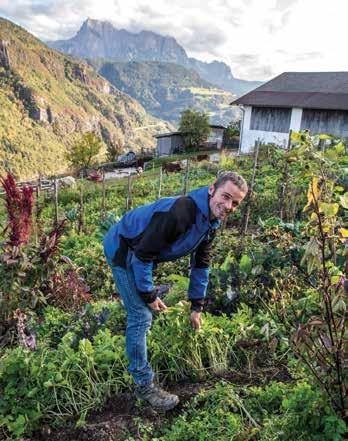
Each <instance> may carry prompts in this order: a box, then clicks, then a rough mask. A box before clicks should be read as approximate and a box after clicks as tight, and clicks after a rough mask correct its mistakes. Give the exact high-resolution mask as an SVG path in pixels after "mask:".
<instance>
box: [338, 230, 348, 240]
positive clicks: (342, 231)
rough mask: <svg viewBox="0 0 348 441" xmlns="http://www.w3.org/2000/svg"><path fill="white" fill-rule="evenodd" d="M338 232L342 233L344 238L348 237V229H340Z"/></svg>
mask: <svg viewBox="0 0 348 441" xmlns="http://www.w3.org/2000/svg"><path fill="white" fill-rule="evenodd" d="M338 232H339V233H340V235H341V236H342V237H344V238H346V237H348V230H347V229H346V228H339V229H338Z"/></svg>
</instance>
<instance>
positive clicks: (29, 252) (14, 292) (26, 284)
mask: <svg viewBox="0 0 348 441" xmlns="http://www.w3.org/2000/svg"><path fill="white" fill-rule="evenodd" d="M0 182H1V184H2V186H3V188H4V190H5V203H6V209H7V215H8V223H7V227H6V228H5V241H4V242H3V243H1V244H0V325H1V326H0V346H2V345H5V344H8V343H9V342H12V341H13V336H14V334H15V335H16V337H17V341H18V342H20V343H21V344H24V343H25V344H26V342H27V341H26V340H25V339H24V335H25V334H24V332H25V331H26V330H25V329H24V328H25V325H24V324H25V320H24V319H23V317H25V316H26V313H27V312H30V314H31V315H32V313H37V312H38V313H39V312H40V308H42V307H43V306H45V305H47V304H56V305H58V304H59V306H62V307H64V308H70V309H71V308H78V307H80V306H81V305H82V304H83V303H85V302H87V301H88V300H89V293H88V291H89V290H88V289H87V287H86V285H85V284H84V283H83V281H82V279H81V278H80V276H79V275H78V274H77V270H76V268H75V266H74V264H73V263H72V262H71V261H68V260H67V259H62V256H59V241H60V239H61V237H62V235H63V233H64V225H65V220H63V221H62V222H61V223H60V224H58V226H56V227H55V228H53V229H52V230H51V231H50V232H49V233H47V234H44V235H43V236H42V237H41V239H40V240H39V243H38V244H36V243H31V242H30V226H31V223H32V209H33V191H32V189H31V188H29V187H25V188H23V189H19V188H18V187H17V185H16V182H15V179H14V178H13V176H12V175H11V174H10V173H8V174H7V176H6V178H1V180H0ZM64 302H66V305H65V303H64ZM16 311H17V312H16Z"/></svg>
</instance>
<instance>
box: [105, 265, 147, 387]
mask: <svg viewBox="0 0 348 441" xmlns="http://www.w3.org/2000/svg"><path fill="white" fill-rule="evenodd" d="M109 264H110V263H109ZM111 270H112V274H113V277H114V280H115V283H116V286H117V288H118V291H119V293H120V296H121V299H122V302H123V305H124V307H125V309H126V312H127V330H126V351H127V357H128V361H129V368H128V370H129V372H130V373H131V375H132V376H133V378H134V381H135V383H136V384H138V385H141V386H144V385H146V384H148V383H151V382H152V380H153V377H154V374H153V371H152V369H151V366H150V364H149V362H148V361H147V347H146V333H147V331H148V330H149V328H150V326H151V323H152V312H151V309H150V308H149V307H148V306H147V305H146V303H145V302H144V301H143V300H142V299H141V297H140V296H139V294H138V292H137V288H136V285H135V280H134V274H133V270H132V268H131V267H130V266H129V267H127V269H124V268H121V267H119V266H111Z"/></svg>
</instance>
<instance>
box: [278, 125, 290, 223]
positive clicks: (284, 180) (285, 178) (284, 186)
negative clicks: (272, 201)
mask: <svg viewBox="0 0 348 441" xmlns="http://www.w3.org/2000/svg"><path fill="white" fill-rule="evenodd" d="M291 134H292V130H290V132H289V141H288V145H287V147H286V150H285V164H284V169H283V176H282V180H281V183H280V185H281V188H280V210H279V217H280V220H281V221H283V220H284V214H285V195H286V193H287V190H288V183H289V165H288V161H287V160H286V158H287V156H288V154H289V151H290V148H291Z"/></svg>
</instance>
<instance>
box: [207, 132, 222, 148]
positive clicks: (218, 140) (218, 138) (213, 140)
mask: <svg viewBox="0 0 348 441" xmlns="http://www.w3.org/2000/svg"><path fill="white" fill-rule="evenodd" d="M223 135H224V130H223V129H211V132H210V135H209V137H208V140H207V143H208V144H215V145H216V147H217V148H218V149H221V146H222V139H223Z"/></svg>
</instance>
